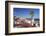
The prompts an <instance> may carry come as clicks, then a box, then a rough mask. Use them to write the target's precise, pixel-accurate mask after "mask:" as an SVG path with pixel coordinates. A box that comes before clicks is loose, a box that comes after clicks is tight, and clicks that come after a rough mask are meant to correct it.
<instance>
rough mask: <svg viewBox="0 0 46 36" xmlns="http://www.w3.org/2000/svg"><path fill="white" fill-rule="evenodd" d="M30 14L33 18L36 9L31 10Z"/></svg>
mask: <svg viewBox="0 0 46 36" xmlns="http://www.w3.org/2000/svg"><path fill="white" fill-rule="evenodd" d="M29 14H30V16H31V19H33V16H34V11H30V13H29Z"/></svg>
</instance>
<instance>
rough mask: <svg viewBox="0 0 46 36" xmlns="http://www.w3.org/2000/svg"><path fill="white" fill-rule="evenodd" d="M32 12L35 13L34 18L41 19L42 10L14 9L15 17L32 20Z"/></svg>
mask: <svg viewBox="0 0 46 36" xmlns="http://www.w3.org/2000/svg"><path fill="white" fill-rule="evenodd" d="M30 11H33V12H34V16H33V18H39V14H40V10H39V9H33V8H13V16H16V17H22V18H31V15H30V14H29V13H30Z"/></svg>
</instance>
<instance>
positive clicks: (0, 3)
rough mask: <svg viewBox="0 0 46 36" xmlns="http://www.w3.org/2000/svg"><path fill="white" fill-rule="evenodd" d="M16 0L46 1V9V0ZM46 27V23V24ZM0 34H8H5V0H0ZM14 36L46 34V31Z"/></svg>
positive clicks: (29, 0) (44, 35) (40, 35)
mask: <svg viewBox="0 0 46 36" xmlns="http://www.w3.org/2000/svg"><path fill="white" fill-rule="evenodd" d="M16 1H28V2H44V3H45V9H46V0H16ZM45 11H46V10H45ZM45 15H46V14H45ZM45 18H46V17H45ZM45 20H46V19H45ZM45 27H46V24H45ZM45 30H46V29H45ZM0 36H6V35H5V0H0ZM13 36H46V33H40V34H23V35H13Z"/></svg>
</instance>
